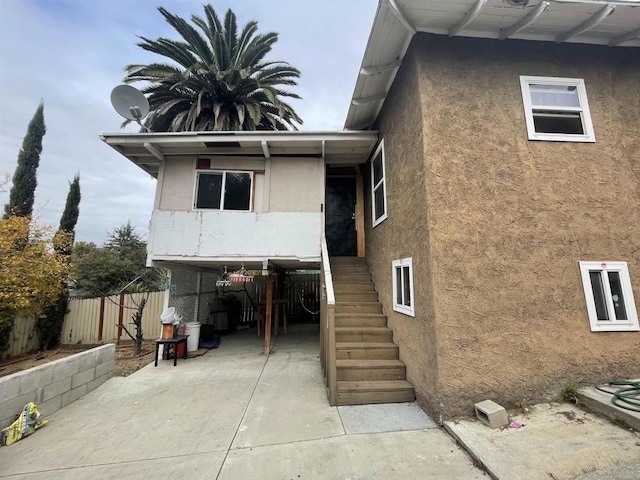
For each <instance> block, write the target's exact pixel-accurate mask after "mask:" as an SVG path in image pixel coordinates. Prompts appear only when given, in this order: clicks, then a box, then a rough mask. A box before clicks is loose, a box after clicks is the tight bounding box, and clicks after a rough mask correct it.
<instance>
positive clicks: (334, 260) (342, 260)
mask: <svg viewBox="0 0 640 480" xmlns="http://www.w3.org/2000/svg"><path fill="white" fill-rule="evenodd" d="M329 263H330V264H331V266H333V265H367V259H366V258H364V257H329Z"/></svg>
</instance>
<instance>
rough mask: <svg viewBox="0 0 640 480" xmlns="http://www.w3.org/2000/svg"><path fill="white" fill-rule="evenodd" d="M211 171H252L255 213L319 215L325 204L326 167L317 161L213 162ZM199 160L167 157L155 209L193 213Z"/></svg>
mask: <svg viewBox="0 0 640 480" xmlns="http://www.w3.org/2000/svg"><path fill="white" fill-rule="evenodd" d="M210 165H211V168H212V169H218V170H253V171H254V172H256V173H255V175H254V191H253V211H254V212H257V213H263V212H319V211H320V204H321V203H322V188H323V183H322V178H323V177H322V176H323V175H324V173H323V163H322V160H321V159H318V158H272V159H269V160H267V161H265V160H264V159H235V158H214V159H211V160H210ZM195 181H196V160H195V159H194V158H193V157H168V158H167V159H166V160H165V162H164V164H163V166H162V167H161V172H160V175H159V177H158V185H157V187H156V202H155V209H157V210H165V211H189V210H192V209H193V201H194V195H195V193H194V192H195Z"/></svg>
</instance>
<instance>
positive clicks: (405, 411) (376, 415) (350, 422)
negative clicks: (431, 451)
mask: <svg viewBox="0 0 640 480" xmlns="http://www.w3.org/2000/svg"><path fill="white" fill-rule="evenodd" d="M338 412H339V413H340V418H341V419H342V425H344V429H345V431H346V432H347V433H349V434H353V433H380V432H398V431H402V430H423V429H426V428H437V425H436V424H435V423H434V422H433V420H431V419H430V418H429V416H428V415H427V414H426V413H424V410H422V409H421V408H420V407H419V406H418V405H416V404H415V403H382V404H374V405H345V406H341V407H338Z"/></svg>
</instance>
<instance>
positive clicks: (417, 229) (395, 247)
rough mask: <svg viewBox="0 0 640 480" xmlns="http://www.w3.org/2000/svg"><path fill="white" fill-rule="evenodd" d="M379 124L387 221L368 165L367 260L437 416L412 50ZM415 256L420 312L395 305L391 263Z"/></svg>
mask: <svg viewBox="0 0 640 480" xmlns="http://www.w3.org/2000/svg"><path fill="white" fill-rule="evenodd" d="M380 118H381V121H380V124H379V125H378V126H377V128H378V129H379V130H380V138H381V139H384V150H385V170H386V188H387V214H388V217H387V219H386V220H385V221H383V222H382V223H380V224H379V225H377V226H376V227H375V228H374V229H373V230H371V225H372V221H371V215H372V214H371V178H370V165H367V169H366V170H365V172H366V175H365V204H366V205H365V215H366V226H367V230H366V235H367V242H366V249H367V252H366V254H367V260H368V262H369V266H370V270H371V273H372V276H373V279H374V282H375V284H376V289H377V291H378V295H379V299H380V301H381V303H382V304H383V308H384V312H385V314H386V315H387V317H388V325H389V327H390V328H391V329H392V330H393V337H394V342H395V343H397V344H398V345H399V346H400V359H401V360H402V361H403V362H404V363H405V364H406V366H407V378H408V380H409V381H410V382H411V383H412V384H413V385H414V386H415V390H416V397H417V401H418V402H419V404H420V405H421V406H422V407H423V408H424V409H425V410H426V411H427V412H429V413H430V414H431V415H434V416H435V418H437V415H438V413H439V411H438V409H437V408H436V406H437V405H439V403H440V402H439V398H438V389H437V385H438V375H437V342H436V336H437V335H436V329H435V323H434V321H435V315H434V312H435V310H434V302H433V282H432V278H431V277H432V268H431V262H430V258H429V255H430V254H429V251H430V238H429V228H428V227H429V218H430V211H429V204H428V202H427V192H426V188H427V184H426V181H427V171H426V166H425V164H424V161H423V150H424V146H423V143H422V128H423V127H422V124H423V118H422V110H421V105H420V98H419V90H418V69H417V63H416V59H415V57H414V53H413V52H410V53H409V55H408V56H407V59H406V60H405V62H404V65H403V67H402V68H401V70H400V72H399V74H398V76H397V77H396V83H395V85H394V89H393V91H392V92H391V94H390V95H389V97H388V98H387V100H386V102H385V106H384V109H383V111H382V114H381V116H380ZM406 257H412V259H413V268H414V289H415V291H414V293H415V295H414V301H415V306H416V307H415V308H416V312H417V314H416V316H415V317H410V316H407V315H403V314H401V313H398V312H395V311H394V310H393V298H392V276H391V272H392V266H391V262H392V261H393V260H397V259H400V258H406Z"/></svg>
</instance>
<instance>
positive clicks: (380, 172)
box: [371, 140, 387, 227]
mask: <svg viewBox="0 0 640 480" xmlns="http://www.w3.org/2000/svg"><path fill="white" fill-rule="evenodd" d="M371 210H372V212H371V215H372V219H373V226H374V227H375V226H376V225H378V224H379V223H381V222H382V221H383V220H384V219H386V218H387V185H386V180H385V172H384V140H382V141H381V142H380V145H378V148H376V151H375V153H374V154H373V157H372V158H371Z"/></svg>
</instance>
